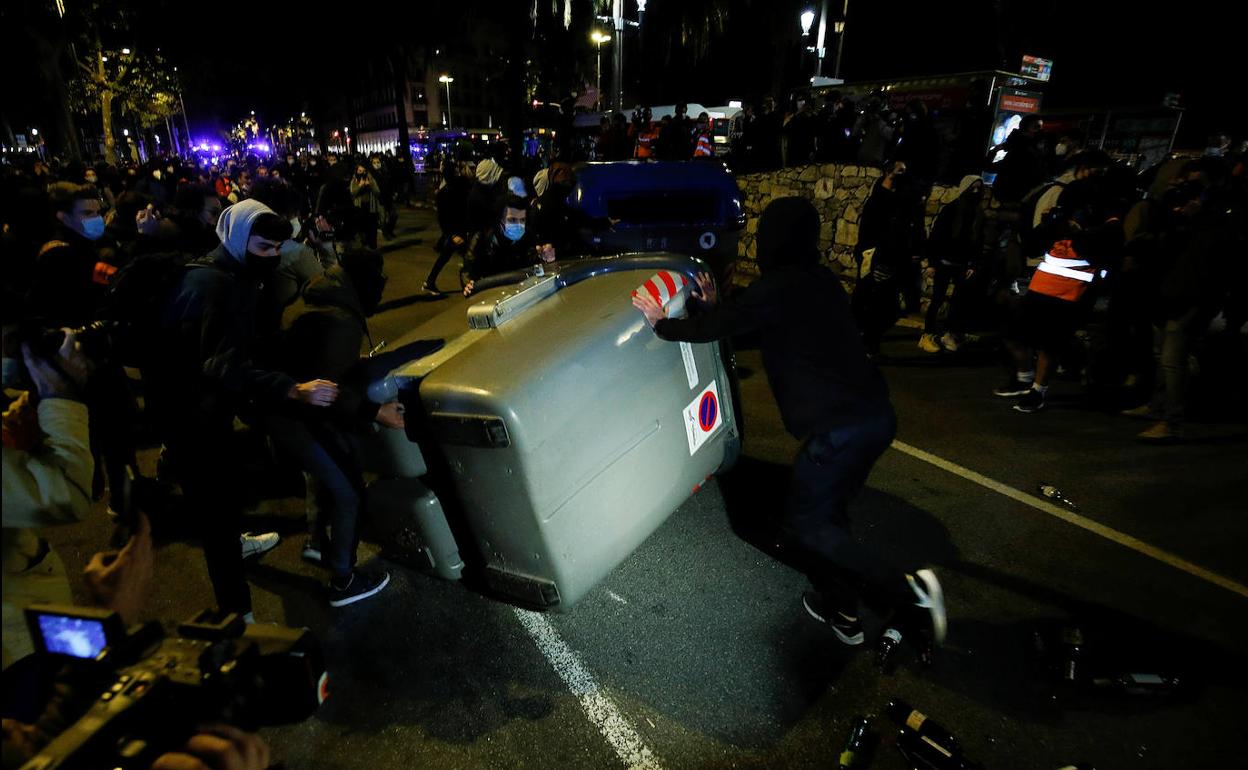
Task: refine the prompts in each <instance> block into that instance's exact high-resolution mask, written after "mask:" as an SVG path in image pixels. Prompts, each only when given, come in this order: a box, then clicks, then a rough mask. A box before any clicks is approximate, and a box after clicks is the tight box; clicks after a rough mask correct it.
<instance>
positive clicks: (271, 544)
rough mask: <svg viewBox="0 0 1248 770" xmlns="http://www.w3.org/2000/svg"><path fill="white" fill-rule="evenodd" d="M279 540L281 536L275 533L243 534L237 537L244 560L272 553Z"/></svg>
mask: <svg viewBox="0 0 1248 770" xmlns="http://www.w3.org/2000/svg"><path fill="white" fill-rule="evenodd" d="M281 540H282V537H281V535H279V534H277V533H276V532H259V533H256V532H244V533H243V534H241V535H239V536H238V542H239V545H240V546H242V549H243V558H244V559H248V558H251V557H252V556H259V555H260V554H262V553H267V552H269V551H272V550H273V549H274V548H275V547H276V546H277V544H278V543H280V542H281Z"/></svg>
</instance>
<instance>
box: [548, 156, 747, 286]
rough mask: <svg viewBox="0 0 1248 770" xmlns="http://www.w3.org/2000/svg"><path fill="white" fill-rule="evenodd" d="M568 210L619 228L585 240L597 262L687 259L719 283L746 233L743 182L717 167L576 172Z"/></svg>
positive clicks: (597, 166) (621, 165)
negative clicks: (632, 256) (637, 255)
mask: <svg viewBox="0 0 1248 770" xmlns="http://www.w3.org/2000/svg"><path fill="white" fill-rule="evenodd" d="M569 203H570V204H571V205H572V207H573V208H575V209H578V210H580V211H581V212H582V213H584V214H585V215H587V217H592V218H595V219H599V220H601V219H602V218H610V219H612V220H617V221H616V224H615V225H614V226H613V227H612V228H611V229H609V230H594V231H586V232H583V233H581V236H582V238H583V239H584V242H585V243H586V244H588V245H589V246H590V248H591V250H592V251H593V252H594V253H595V254H622V253H629V252H649V251H667V252H675V253H678V254H687V255H689V256H691V257H697V258H698V259H702V260H704V261H705V262H707V263H708V264H709V265H710V266H711V267H712V268H713V269H714V270H715V272H716V273H717V274H718V275H720V276H722V275H723V273H724V271H725V270H726V268H727V267H728V265H730V264H731V263H732V262H733V261H734V260H735V259H736V258H737V239H738V236H739V233H740V231H741V229H742V228H744V227H745V209H744V206H743V199H742V195H741V191H740V189H739V188H738V187H737V183H736V180H735V179H734V178H733V176H732V174H731V173H729V172H728V170H727V169H726V168H725V167H724V165H723V164H722V163H720V162H718V161H713V160H692V161H640V160H634V161H617V162H611V163H586V164H584V165H581V166H578V167H577V169H576V187H575V188H574V189H573V191H572V196H571V200H570V201H569Z"/></svg>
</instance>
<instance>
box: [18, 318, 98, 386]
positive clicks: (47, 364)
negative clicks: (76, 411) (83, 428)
mask: <svg viewBox="0 0 1248 770" xmlns="http://www.w3.org/2000/svg"><path fill="white" fill-rule="evenodd" d="M22 360H23V361H24V362H25V363H26V371H27V373H28V374H29V375H30V379H31V382H32V383H34V386H35V392H36V393H38V394H39V397H40V398H70V399H74V400H77V399H78V394H79V391H80V390H81V389H82V387H83V386H84V385H86V383H87V371H88V366H87V357H86V356H85V355H83V352H82V347H81V346H80V345H79V344H78V339H77V337H76V336H75V335H73V334H71V333H70V331H69V330H68V329H66V330H65V341H64V342H62V343H61V347H60V349H59V350H57V352H56V356H55V358H54V359H53V360H51V361H49V360H46V359H43V358H40V357H39V356H36V355H35V354H34V353H32V352H31V350H30V346H29V345H28V344H26V343H25V342H23V343H22Z"/></svg>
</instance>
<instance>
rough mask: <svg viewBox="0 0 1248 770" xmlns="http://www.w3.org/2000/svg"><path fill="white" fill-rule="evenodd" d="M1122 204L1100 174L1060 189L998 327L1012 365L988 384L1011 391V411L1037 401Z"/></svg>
mask: <svg viewBox="0 0 1248 770" xmlns="http://www.w3.org/2000/svg"><path fill="white" fill-rule="evenodd" d="M1122 208H1123V206H1122V202H1121V201H1119V200H1118V196H1115V195H1114V194H1113V193H1112V191H1111V185H1109V184H1107V183H1106V182H1105V178H1104V177H1100V176H1097V177H1089V178H1087V179H1083V180H1079V181H1078V182H1075V183H1072V184H1070V185H1069V186H1067V187H1066V188H1065V189H1064V190H1063V191H1062V196H1061V198H1060V199H1059V201H1058V209H1059V211H1058V215H1057V216H1056V217H1053V219H1052V221H1054V224H1053V226H1052V231H1051V233H1050V237H1049V238H1048V239H1047V240H1048V242H1049V244H1050V245H1049V248H1048V249H1047V251H1046V252H1045V254H1044V257H1043V259H1042V260H1041V262H1040V264H1039V265H1038V266H1037V267H1036V273H1035V275H1033V276H1032V279H1031V284H1030V285H1029V286H1028V289H1027V294H1026V295H1025V296H1024V297H1023V300H1022V303H1021V306H1020V309H1019V313H1018V315H1017V316H1016V317H1015V319H1014V321H1013V323H1012V324H1011V328H1010V329H1009V330H1008V331H1007V333H1006V348H1007V349H1008V350H1009V351H1010V355H1011V356H1012V357H1013V359H1014V366H1015V372H1014V374H1013V375H1012V376H1011V378H1010V381H1009V382H1007V383H1005V384H1004V385H1002V386H1001V387H999V388H997V389H995V390H994V391H993V393H994V394H995V395H998V396H1002V397H1006V398H1017V399H1018V400H1017V402H1016V403H1015V404H1014V409H1015V411H1019V412H1023V413H1024V414H1033V413H1035V412H1039V411H1040V410H1042V409H1044V407H1045V398H1046V396H1047V394H1048V390H1049V385H1050V382H1051V380H1052V377H1053V374H1054V373H1055V372H1056V370H1057V356H1058V353H1059V352H1061V351H1062V350H1063V349H1064V348H1065V346H1066V345H1067V344H1068V343H1069V341H1070V340H1071V338H1072V337H1073V336H1074V334H1075V331H1076V330H1077V329H1078V328H1079V325H1080V323H1081V322H1082V320H1083V316H1084V311H1085V308H1086V303H1085V302H1083V301H1082V300H1083V299H1084V297H1085V296H1086V295H1087V291H1088V288H1089V287H1090V286H1091V285H1092V283H1093V282H1094V281H1096V280H1098V279H1100V278H1104V277H1105V276H1106V274H1107V271H1108V270H1109V269H1110V267H1111V265H1112V264H1114V263H1116V261H1117V259H1118V256H1119V252H1120V251H1121V249H1122V245H1123V231H1122Z"/></svg>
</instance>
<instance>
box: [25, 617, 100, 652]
mask: <svg viewBox="0 0 1248 770" xmlns="http://www.w3.org/2000/svg"><path fill="white" fill-rule="evenodd" d="M39 631H40V633H41V634H43V641H44V644H45V646H46V647H47V650H48V652H52V653H57V654H59V655H72V656H74V657H75V658H94V657H96V656H97V655H99V654H100V653H101V652H102V651H103V650H104V648H105V647H107V646H108V638H107V636H106V635H105V633H104V623H103V622H102V621H99V620H88V619H86V618H74V617H68V616H65V615H40V616H39Z"/></svg>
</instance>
